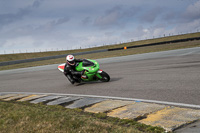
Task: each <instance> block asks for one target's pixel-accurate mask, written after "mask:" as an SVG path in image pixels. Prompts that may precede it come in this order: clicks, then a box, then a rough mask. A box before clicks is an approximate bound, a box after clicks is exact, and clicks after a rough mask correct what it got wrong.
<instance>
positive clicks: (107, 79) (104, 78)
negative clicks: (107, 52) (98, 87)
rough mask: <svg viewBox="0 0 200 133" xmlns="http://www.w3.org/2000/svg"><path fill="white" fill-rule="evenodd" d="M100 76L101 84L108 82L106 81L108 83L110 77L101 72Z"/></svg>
mask: <svg viewBox="0 0 200 133" xmlns="http://www.w3.org/2000/svg"><path fill="white" fill-rule="evenodd" d="M100 75H101V77H102V78H101V79H100V81H102V82H108V81H110V76H109V75H108V74H107V73H106V72H104V71H103V72H102V73H100Z"/></svg>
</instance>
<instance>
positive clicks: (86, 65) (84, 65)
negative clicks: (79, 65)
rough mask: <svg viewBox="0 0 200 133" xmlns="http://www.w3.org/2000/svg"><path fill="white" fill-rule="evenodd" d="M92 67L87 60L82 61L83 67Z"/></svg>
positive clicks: (91, 63) (92, 64)
mask: <svg viewBox="0 0 200 133" xmlns="http://www.w3.org/2000/svg"><path fill="white" fill-rule="evenodd" d="M89 66H94V63H93V62H91V61H89V60H86V59H85V60H83V67H89Z"/></svg>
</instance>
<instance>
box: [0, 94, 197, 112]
mask: <svg viewBox="0 0 200 133" xmlns="http://www.w3.org/2000/svg"><path fill="white" fill-rule="evenodd" d="M0 93H1V94H13V93H14V94H36V95H37V94H38V95H39V94H40V95H61V96H77V97H93V98H104V99H115V100H127V101H136V102H147V103H157V104H165V105H170V106H181V107H187V108H196V109H200V105H194V104H184V103H175V102H166V101H157V100H146V99H136V98H123V97H111V96H97V95H81V94H61V93H35V92H0Z"/></svg>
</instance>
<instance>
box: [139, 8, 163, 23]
mask: <svg viewBox="0 0 200 133" xmlns="http://www.w3.org/2000/svg"><path fill="white" fill-rule="evenodd" d="M161 12H162V8H160V7H156V8H153V9H151V10H149V11H147V12H145V14H144V15H143V16H142V17H141V18H140V20H141V21H142V22H146V23H153V22H154V21H155V19H156V18H157V17H158V16H159V14H160V13H161Z"/></svg>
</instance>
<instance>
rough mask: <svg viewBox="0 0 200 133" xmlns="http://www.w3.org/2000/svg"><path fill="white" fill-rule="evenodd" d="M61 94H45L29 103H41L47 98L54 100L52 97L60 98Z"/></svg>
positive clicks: (47, 99)
mask: <svg viewBox="0 0 200 133" xmlns="http://www.w3.org/2000/svg"><path fill="white" fill-rule="evenodd" d="M61 97H62V96H46V97H42V98H39V99H36V100H33V101H31V102H30V103H35V104H36V103H42V102H47V101H49V100H54V99H58V98H61Z"/></svg>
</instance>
